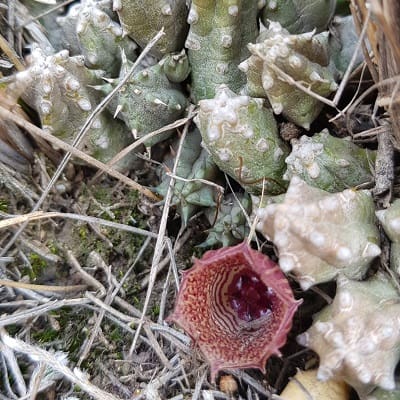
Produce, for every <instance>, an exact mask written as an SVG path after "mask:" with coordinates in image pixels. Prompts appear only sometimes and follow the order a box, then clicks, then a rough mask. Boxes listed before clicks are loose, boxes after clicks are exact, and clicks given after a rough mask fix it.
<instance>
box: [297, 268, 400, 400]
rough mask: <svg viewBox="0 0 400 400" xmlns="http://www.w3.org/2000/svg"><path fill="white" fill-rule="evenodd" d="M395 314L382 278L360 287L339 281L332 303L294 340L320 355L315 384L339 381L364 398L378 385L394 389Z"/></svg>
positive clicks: (399, 307)
mask: <svg viewBox="0 0 400 400" xmlns="http://www.w3.org/2000/svg"><path fill="white" fill-rule="evenodd" d="M399 313H400V302H399V294H398V291H397V289H396V288H395V287H394V286H393V283H392V282H390V280H389V279H388V278H387V277H386V276H385V275H383V274H378V275H376V276H374V277H373V278H371V279H369V280H368V281H363V282H357V281H353V280H348V279H346V278H341V279H339V280H338V286H337V292H336V296H335V299H334V300H333V303H332V304H331V305H329V306H327V307H326V308H324V309H323V310H322V311H321V312H320V313H319V314H318V315H316V316H315V319H314V323H313V325H312V327H311V328H310V329H309V330H308V331H307V332H305V333H303V334H301V335H300V336H299V337H298V341H299V342H300V343H301V344H303V345H305V346H308V347H311V348H312V349H313V350H315V351H316V352H317V353H318V354H319V356H320V366H319V369H318V378H319V379H321V380H328V379H330V378H332V377H335V378H343V379H344V380H345V381H346V382H348V383H349V384H350V385H351V386H352V387H353V388H355V389H356V390H357V392H358V393H359V395H360V396H361V397H362V398H363V397H364V396H365V395H366V394H368V393H369V392H370V391H371V389H373V388H374V387H376V386H379V387H380V388H382V389H384V390H393V389H395V386H396V384H395V381H394V370H395V368H396V365H397V362H398V360H399V357H400V334H399Z"/></svg>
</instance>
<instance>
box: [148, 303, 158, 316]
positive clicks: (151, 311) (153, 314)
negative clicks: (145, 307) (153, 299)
mask: <svg viewBox="0 0 400 400" xmlns="http://www.w3.org/2000/svg"><path fill="white" fill-rule="evenodd" d="M150 314H151V316H152V318H157V317H158V316H159V315H160V305H159V304H154V306H153V307H152V308H151V310H150Z"/></svg>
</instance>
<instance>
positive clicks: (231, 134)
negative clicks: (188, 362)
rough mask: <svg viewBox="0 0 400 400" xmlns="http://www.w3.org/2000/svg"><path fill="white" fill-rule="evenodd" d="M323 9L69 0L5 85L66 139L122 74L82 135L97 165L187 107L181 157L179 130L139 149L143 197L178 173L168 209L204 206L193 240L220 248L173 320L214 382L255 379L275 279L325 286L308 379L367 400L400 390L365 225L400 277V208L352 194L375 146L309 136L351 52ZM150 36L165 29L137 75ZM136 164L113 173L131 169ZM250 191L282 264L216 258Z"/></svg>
mask: <svg viewBox="0 0 400 400" xmlns="http://www.w3.org/2000/svg"><path fill="white" fill-rule="evenodd" d="M27 1H28V0H27ZM334 6H335V1H333V0H302V1H297V2H296V1H290V0H267V1H256V0H254V1H248V0H229V1H228V0H192V1H191V2H187V1H186V0H157V1H154V0H152V1H150V0H144V1H143V0H142V1H136V0H114V1H113V2H112V1H111V0H98V1H96V0H81V1H80V2H78V3H77V4H76V5H74V6H71V7H70V8H69V11H68V12H67V13H66V15H64V16H62V17H58V18H56V19H54V21H52V22H51V23H52V24H53V25H52V28H51V29H52V30H53V28H54V26H56V27H57V29H58V30H56V31H54V34H52V37H51V43H52V44H51V45H49V43H48V42H47V41H44V42H42V43H38V44H37V45H32V48H31V54H30V56H29V60H28V61H29V64H28V67H27V69H26V70H25V71H23V72H20V73H18V74H16V77H15V82H14V83H13V84H12V85H10V86H9V88H10V90H12V91H13V92H14V93H16V94H17V95H19V96H20V97H21V99H22V100H23V101H24V102H25V103H26V104H27V105H29V106H30V107H31V108H33V109H34V110H36V112H37V114H38V116H39V119H40V123H41V125H42V127H43V128H44V129H46V130H48V131H49V132H51V133H52V134H54V135H56V136H58V137H59V138H62V139H63V140H65V141H67V142H69V143H72V142H73V140H74V138H75V137H76V135H77V134H78V133H79V132H80V130H81V128H82V126H84V124H85V122H86V120H87V119H88V117H89V116H90V115H91V113H92V112H93V110H94V109H95V107H96V106H97V105H98V104H99V103H100V102H101V100H102V98H103V97H104V96H105V94H108V93H110V92H111V91H112V90H113V89H115V88H116V87H117V85H119V83H121V81H122V80H125V78H128V79H127V81H126V83H125V84H124V85H123V86H122V87H121V88H120V89H119V90H118V91H117V93H115V96H114V98H113V99H112V100H111V102H110V103H109V105H108V108H107V109H106V110H104V111H102V112H101V113H100V114H99V115H98V116H97V118H96V119H95V120H94V122H93V124H92V126H91V127H90V129H89V131H88V132H87V135H86V137H85V138H84V142H83V145H84V149H85V151H87V152H88V153H89V154H91V155H93V156H94V157H96V158H98V159H100V160H102V161H105V162H107V161H108V160H110V159H111V158H113V157H114V156H115V155H116V154H117V153H118V152H119V151H120V150H122V149H123V148H124V147H126V146H127V145H129V144H130V143H132V142H133V141H134V140H135V139H137V138H143V137H144V136H146V134H148V133H150V132H152V131H155V130H158V129H160V128H162V127H164V126H165V125H166V124H169V123H172V122H174V121H175V120H176V119H178V118H181V117H184V116H185V115H186V111H187V107H188V105H189V104H190V102H192V103H195V105H196V106H198V108H197V115H196V117H195V119H194V124H192V126H191V127H190V128H189V132H188V133H187V135H186V138H185V140H184V142H183V144H182V148H181V152H180V158H179V159H178V160H174V156H175V153H176V151H177V148H178V141H177V140H176V138H170V136H171V135H173V134H174V133H175V134H176V130H170V131H166V132H163V133H162V134H161V135H157V136H152V137H151V138H150V139H147V140H146V141H145V145H146V146H147V147H151V146H154V145H156V144H157V143H159V142H160V141H163V140H166V139H169V140H170V141H169V142H168V145H169V146H170V148H171V154H170V157H169V158H168V159H166V160H165V161H164V162H163V163H162V167H161V173H160V183H159V185H158V186H157V187H156V188H154V190H155V191H156V192H157V193H158V194H160V195H162V196H164V195H165V194H166V193H167V190H168V187H169V185H170V180H171V174H170V173H171V172H172V171H173V165H174V163H175V161H176V168H175V170H174V173H175V177H174V178H175V183H174V195H173V199H172V203H173V205H175V206H176V208H177V210H178V213H179V214H180V217H181V220H182V222H183V224H184V225H186V224H188V223H189V220H190V218H191V217H192V216H193V215H194V214H195V213H196V211H198V210H199V209H200V208H203V209H204V213H205V214H206V217H207V218H208V220H209V222H210V225H212V226H211V227H210V230H209V236H208V238H207V239H206V241H205V242H204V243H203V245H204V246H216V245H219V244H222V245H223V246H224V248H223V249H221V250H218V251H215V252H209V253H206V255H205V256H204V257H203V259H201V260H198V261H196V263H195V266H194V267H193V269H191V270H190V271H189V272H187V273H185V275H184V278H183V282H182V287H181V290H180V292H179V294H178V299H177V302H176V307H175V311H174V312H173V314H172V316H171V318H170V320H171V321H174V322H177V323H178V324H179V325H180V326H181V327H182V328H183V329H185V330H186V331H187V332H188V333H189V335H190V336H191V337H192V338H193V340H194V341H195V342H196V343H197V345H198V346H199V348H200V350H201V351H202V353H203V355H204V356H205V358H206V359H207V360H208V361H209V363H210V365H211V372H212V376H213V377H215V374H216V373H217V371H219V370H221V369H224V368H228V369H232V368H247V367H258V368H260V369H264V367H265V361H266V360H267V358H268V357H269V356H270V355H272V354H279V351H278V349H279V347H281V346H282V345H283V344H284V342H285V340H286V334H287V332H288V331H289V329H290V327H291V323H292V317H293V314H294V313H295V311H296V309H297V307H298V305H299V302H296V301H295V300H294V298H293V294H292V292H291V289H290V286H289V284H288V282H287V281H286V279H285V276H284V274H283V273H286V272H293V273H294V275H295V277H296V279H297V280H298V282H299V284H300V286H301V288H302V289H304V290H307V289H308V288H310V286H312V285H316V284H318V283H321V282H327V281H331V280H337V285H338V290H337V294H336V297H335V299H334V301H333V303H332V304H331V305H330V306H328V307H327V308H326V309H324V310H323V311H322V312H321V313H320V314H319V315H317V316H316V317H315V321H314V323H313V325H312V327H311V328H310V329H309V330H308V331H307V333H304V334H303V335H302V336H300V338H299V341H300V342H301V343H302V344H304V345H306V346H308V347H310V348H312V349H314V350H315V351H316V352H317V353H318V354H319V356H320V359H321V363H320V367H319V370H318V377H319V378H321V379H328V378H330V377H340V378H341V379H343V380H344V381H346V382H348V383H349V384H350V385H352V386H353V387H354V388H355V389H356V390H357V391H358V392H359V393H360V395H362V396H364V395H366V394H367V393H368V392H370V391H372V390H374V388H375V387H377V386H378V387H381V388H382V389H392V388H393V387H394V378H393V371H394V368H395V365H396V363H397V361H398V359H399V357H400V353H399V351H398V348H399V339H398V333H397V332H398V326H397V323H398V321H397V320H398V315H399V312H400V310H399V309H398V304H397V302H398V295H397V293H396V291H395V290H394V289H393V288H392V286H391V284H390V282H388V281H387V279H386V278H384V277H383V276H381V275H377V276H376V277H373V278H370V279H369V280H363V279H365V277H366V275H367V271H368V269H369V267H370V265H371V263H372V261H373V260H374V259H375V258H376V257H377V256H379V255H380V253H381V249H380V236H379V231H378V228H377V221H376V218H375V217H376V216H377V218H378V219H379V221H380V222H381V223H382V226H383V228H384V230H385V232H386V234H387V236H388V237H389V239H390V241H391V242H392V243H391V251H392V256H391V268H392V269H393V270H394V271H396V272H397V273H400V264H399V259H400V251H399V249H400V247H399V243H400V234H399V232H400V227H399V226H400V202H399V201H396V202H394V203H393V205H392V206H391V207H390V208H389V209H388V210H384V211H378V212H377V214H375V206H374V203H373V199H372V196H371V194H370V192H369V191H368V190H357V187H358V186H359V185H365V184H368V183H371V182H372V181H373V179H374V163H375V158H376V154H375V151H373V150H369V149H366V148H362V147H360V146H358V145H356V144H354V143H353V142H352V141H351V140H349V139H348V138H345V139H343V138H338V137H336V136H335V135H334V130H333V129H332V130H331V132H328V131H327V130H323V131H322V132H320V133H317V132H316V131H317V130H318V132H319V129H318V128H315V129H314V128H313V127H314V126H317V125H316V124H314V125H313V123H314V121H315V120H316V119H317V118H318V116H319V114H320V112H321V110H322V108H323V106H324V105H323V102H321V99H322V100H324V98H326V97H328V96H330V95H331V94H332V93H333V92H334V91H335V90H336V88H337V85H338V83H339V80H340V78H341V76H342V75H343V72H344V71H345V70H346V68H347V66H348V64H349V62H350V58H351V56H352V54H353V51H354V48H355V46H356V43H357V36H356V34H355V29H354V24H353V23H352V19H351V18H343V19H335V21H334V22H333V25H332V26H333V28H332V29H334V31H335V34H334V35H332V34H330V33H329V31H328V30H327V27H328V24H329V23H330V22H331V19H332V16H333V10H334ZM42 21H43V23H44V24H45V22H44V19H43V20H42ZM261 22H262V23H261ZM264 25H265V26H264ZM161 28H163V29H164V33H165V35H164V36H163V37H162V38H161V39H160V41H159V42H157V43H156V44H155V46H154V47H153V48H152V49H151V55H149V54H147V56H146V57H144V60H142V61H141V63H138V65H137V67H136V70H133V65H134V64H133V63H134V61H135V60H136V59H137V56H138V55H139V53H140V51H141V49H142V48H143V47H144V46H146V45H147V44H148V43H149V41H150V40H151V39H152V38H153V37H154V36H155V34H156V33H157V32H158V31H159V30H160V29H161ZM51 47H53V49H52V48H51ZM358 61H360V59H358ZM358 61H357V62H358ZM127 74H129V77H127ZM282 121H291V122H292V123H293V124H295V125H296V126H297V127H298V132H299V135H298V137H296V138H292V140H291V141H290V143H289V142H288V141H285V140H284V139H283V138H282V137H284V135H282V137H281V135H280V132H279V126H280V125H279V124H280V122H282ZM195 125H196V126H195ZM305 130H307V131H308V132H305ZM143 140H144V139H143ZM134 160H135V156H134V155H131V156H129V157H126V158H125V159H124V161H123V163H121V164H120V165H118V167H119V168H120V169H124V170H127V169H129V168H130V167H131V166H132V163H133V161H134ZM220 171H223V172H225V173H226V174H227V175H229V177H230V179H231V181H236V182H233V185H232V186H233V187H234V188H235V189H236V190H237V193H235V194H232V193H228V194H226V195H225V196H222V198H221V196H220V195H219V193H220V192H218V190H216V187H215V186H216V185H215V184H221V182H222V185H223V184H224V181H221V180H220V177H221V176H222V175H221V174H220ZM206 181H210V182H208V183H211V184H207V182H206ZM236 183H238V184H236ZM363 187H364V186H363ZM250 194H251V195H256V196H264V197H263V198H262V200H259V201H260V204H258V208H259V209H260V210H259V212H258V218H259V219H260V222H259V228H260V231H261V233H262V234H263V235H264V236H265V237H266V238H267V239H269V240H270V241H272V242H273V244H274V245H275V247H276V249H277V253H278V254H277V255H278V256H279V267H280V269H279V267H278V265H277V264H275V263H273V262H272V261H271V260H269V259H268V258H265V257H264V255H262V254H261V253H260V252H256V251H254V250H252V249H251V248H249V246H248V245H246V244H244V243H242V244H239V245H237V246H235V247H227V246H231V245H235V244H237V243H238V242H240V241H243V240H245V239H246V236H247V234H248V232H249V226H248V223H247V219H246V218H247V216H246V214H248V213H249V212H250V208H251V203H253V206H254V203H255V202H254V199H255V197H252V199H253V200H250ZM275 195H280V196H279V197H274V198H268V199H265V197H269V196H275ZM237 199H238V200H239V201H240V203H241V204H242V207H239V206H238V204H237ZM362 305H364V306H362ZM366 305H367V306H366ZM371 315H373V316H374V318H371ZM383 315H387V317H385V318H383ZM389 325H390V326H389ZM349 332H353V333H352V334H350V333H349ZM366 332H367V333H366ZM352 335H353V336H352ZM357 338H360V341H359V342H360V343H362V344H357V340H358V339H357ZM365 338H368V340H367V341H368V343H367V341H366V340H365ZM243 348H246V352H244V351H243ZM371 366H373V367H374V370H371V368H370V367H371ZM374 393H375V392H374ZM371 396H372V394H371Z"/></svg>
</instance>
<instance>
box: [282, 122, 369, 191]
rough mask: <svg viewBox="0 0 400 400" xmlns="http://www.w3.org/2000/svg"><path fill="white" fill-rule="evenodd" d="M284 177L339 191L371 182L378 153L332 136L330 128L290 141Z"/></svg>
mask: <svg viewBox="0 0 400 400" xmlns="http://www.w3.org/2000/svg"><path fill="white" fill-rule="evenodd" d="M290 143H291V145H292V151H291V153H290V155H289V156H288V157H287V158H286V160H285V161H286V165H287V171H286V172H285V175H284V178H285V179H287V180H290V178H291V177H293V176H299V177H300V178H301V179H303V180H304V181H305V182H307V183H308V184H309V185H311V186H315V187H318V188H319V189H322V190H326V191H328V192H340V191H342V190H345V189H348V188H351V187H355V186H358V185H361V184H366V183H369V182H372V180H373V175H372V169H373V166H374V163H375V151H373V150H368V149H363V148H361V147H359V146H357V145H355V144H354V143H353V142H351V141H350V140H349V139H340V138H337V137H334V136H332V135H331V134H330V133H329V132H328V130H327V129H324V130H323V131H322V132H320V133H316V134H314V135H313V136H311V137H309V136H306V135H303V136H301V137H300V138H299V139H292V140H291V142H290Z"/></svg>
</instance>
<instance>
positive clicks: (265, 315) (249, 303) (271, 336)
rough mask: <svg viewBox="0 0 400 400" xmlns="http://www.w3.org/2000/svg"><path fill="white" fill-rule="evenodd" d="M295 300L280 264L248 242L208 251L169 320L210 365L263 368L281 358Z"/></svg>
mask: <svg viewBox="0 0 400 400" xmlns="http://www.w3.org/2000/svg"><path fill="white" fill-rule="evenodd" d="M300 302H301V301H296V300H295V299H294V297H293V294H292V290H291V288H290V286H289V283H288V281H287V280H286V278H285V276H284V274H283V273H282V272H281V270H280V269H279V267H278V265H277V264H276V263H274V262H273V261H272V260H270V259H269V258H268V257H267V256H265V255H264V254H262V253H260V252H258V251H255V250H253V249H251V248H250V247H249V246H248V245H247V243H241V244H239V245H237V246H234V247H224V248H222V249H219V250H212V251H208V252H207V253H205V254H204V256H203V258H202V259H200V260H196V261H195V264H194V266H193V267H192V268H191V269H190V270H188V271H186V272H185V273H184V276H183V280H182V284H181V287H180V290H179V293H178V297H177V300H176V304H175V310H174V312H173V313H172V315H171V316H170V317H169V318H168V319H169V321H173V322H176V323H177V324H178V325H180V326H181V327H182V328H183V329H184V330H185V331H186V332H187V333H188V334H189V335H190V336H191V338H192V339H193V341H194V342H195V344H196V345H197V346H198V347H199V348H200V350H201V352H202V353H203V355H204V357H205V358H206V360H207V361H208V362H209V363H210V366H211V378H212V380H214V378H215V376H216V374H217V372H218V371H219V370H222V369H235V368H259V369H261V370H262V371H265V364H266V361H267V359H268V358H269V357H270V356H271V355H273V354H275V355H280V352H279V348H280V347H282V346H283V345H284V344H285V342H286V335H287V333H288V331H289V330H290V328H291V326H292V319H293V314H294V313H295V311H296V309H297V307H298V306H299V304H300Z"/></svg>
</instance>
